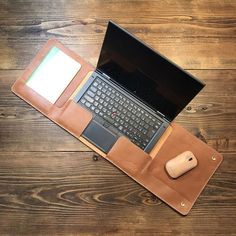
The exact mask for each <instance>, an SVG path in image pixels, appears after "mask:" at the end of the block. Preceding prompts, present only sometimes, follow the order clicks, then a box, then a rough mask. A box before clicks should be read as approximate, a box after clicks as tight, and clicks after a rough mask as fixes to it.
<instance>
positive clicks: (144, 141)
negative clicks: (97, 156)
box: [74, 21, 205, 153]
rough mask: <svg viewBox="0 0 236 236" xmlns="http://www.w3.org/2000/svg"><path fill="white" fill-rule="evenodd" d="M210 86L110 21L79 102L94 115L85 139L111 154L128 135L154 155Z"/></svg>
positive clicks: (77, 97)
mask: <svg viewBox="0 0 236 236" xmlns="http://www.w3.org/2000/svg"><path fill="white" fill-rule="evenodd" d="M204 86H205V84H204V83H202V82H201V81H199V80H197V79H196V78H194V77H193V76H191V75H190V74H188V73H187V72H185V71H183V70H182V69H181V68H179V67H178V66H176V65H175V64H173V63H172V62H170V61H169V60H167V59H166V58H165V57H163V56H162V55H160V54H159V53H157V52H155V51H154V50H153V49H151V48H150V47H149V46H147V45H145V44H144V43H143V42H141V41H140V40H138V39H137V38H136V37H135V36H133V35H132V34H130V33H129V32H127V31H126V30H124V29H122V28H121V27H120V26H118V25H117V24H115V23H113V22H111V21H110V22H109V23H108V27H107V31H106V35H105V38H104V42H103V45H102V49H101V52H100V57H99V60H98V64H97V68H96V70H95V71H94V72H93V74H92V75H91V76H90V78H89V79H88V80H87V81H86V83H85V84H84V86H83V87H82V89H80V91H79V92H78V93H77V95H76V96H75V98H74V100H75V101H76V102H77V103H79V104H80V105H82V106H83V107H85V108H86V109H88V110H89V111H91V112H92V113H93V119H92V121H91V122H90V123H89V125H88V126H87V128H86V129H85V130H84V132H83V134H82V136H83V137H84V138H85V139H87V140H88V141H90V142H91V143H93V144H94V145H95V146H96V147H98V148H99V149H100V150H102V151H103V152H105V153H108V152H109V150H110V149H111V148H112V146H113V145H114V143H115V142H116V141H117V139H118V138H119V137H120V136H122V135H124V136H126V137H127V138H129V139H130V140H131V141H132V142H133V143H134V144H136V145H137V146H139V147H140V148H141V149H143V150H144V151H145V152H147V153H149V152H150V151H151V150H152V148H153V147H154V145H155V144H156V143H157V141H158V139H160V137H161V135H162V134H163V133H164V131H165V130H166V128H167V127H168V126H169V124H170V123H171V122H172V121H173V119H174V118H175V117H176V116H177V115H178V114H179V113H180V112H181V111H182V109H183V108H184V107H185V106H186V105H187V104H188V103H189V102H190V101H191V100H192V99H193V98H194V97H195V96H196V94H197V93H198V92H199V91H200V90H201V89H202V88H203V87H204ZM78 122H79V121H78Z"/></svg>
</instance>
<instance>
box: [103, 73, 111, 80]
mask: <svg viewBox="0 0 236 236" xmlns="http://www.w3.org/2000/svg"><path fill="white" fill-rule="evenodd" d="M102 75H103V76H105V77H106V78H107V79H110V78H111V77H110V76H108V75H107V74H105V73H103V72H102Z"/></svg>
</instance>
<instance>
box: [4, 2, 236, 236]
mask: <svg viewBox="0 0 236 236" xmlns="http://www.w3.org/2000/svg"><path fill="white" fill-rule="evenodd" d="M235 12H236V1H233V0H232V1H231V0H228V1H219V0H211V1H204V0H199V1H187V0H179V1H134V0H132V1H126V0H122V1H121V0H120V1H119V0H114V1H111V0H108V1H100V0H95V1H94V0H93V1H92V0H89V1H85V0H82V1H72V0H68V1H65V0H61V1H49V0H40V1H36V0H24V1H19V0H17V1H1V2H0V222H1V224H0V235H236V229H235V223H234V222H235V219H236V215H235V212H236V199H235V196H236V190H235V189H236V184H235V166H236V161H235V156H236V123H235V120H236V105H235V104H236V93H235V91H236V14H235ZM109 19H112V20H114V21H115V22H117V23H119V24H120V25H121V26H123V27H125V28H126V29H128V30H129V31H131V32H132V33H134V34H135V35H136V36H138V37H139V38H140V39H142V40H144V41H145V42H146V43H148V44H149V45H150V46H152V47H153V48H154V49H156V50H158V51H160V52H161V53H162V54H164V55H165V56H167V57H169V58H170V59H171V60H173V61H174V62H176V63H177V64H179V65H180V66H182V67H184V68H185V69H187V70H188V71H189V72H190V73H192V74H193V75H195V76H196V77H197V78H199V79H201V80H203V81H204V82H205V83H206V85H207V86H206V87H205V88H204V90H203V91H202V92H201V93H200V94H199V95H198V96H197V97H196V98H195V99H194V100H193V101H192V102H191V103H190V104H189V105H188V106H187V107H186V108H185V109H184V110H183V111H182V112H181V114H180V115H179V116H178V117H177V119H176V122H178V123H180V124H181V125H182V126H184V127H185V128H187V129H188V130H189V131H190V132H192V133H193V134H195V135H196V136H197V137H199V138H200V139H202V140H203V141H205V142H206V143H208V144H209V145H210V146H212V147H214V148H216V149H217V150H218V151H220V152H221V153H222V154H223V156H224V162H223V164H222V165H221V166H220V168H219V170H218V171H217V172H216V174H214V176H213V177H212V179H211V180H210V182H209V184H208V185H207V187H206V188H205V189H204V191H203V193H202V194H201V196H200V197H199V199H198V200H197V202H196V204H195V206H194V208H193V209H192V211H191V212H190V214H189V215H188V216H187V217H182V216H180V215H179V214H177V213H176V212H175V211H173V210H172V209H171V208H169V207H168V206H167V205H166V204H164V203H162V202H161V201H160V200H159V199H158V198H156V197H155V196H154V195H152V194H151V193H149V192H148V191H147V190H145V189H144V188H143V187H141V186H139V185H138V184H137V183H136V182H134V181H133V180H131V179H130V178H129V177H127V176H126V175H125V174H123V173H122V172H121V171H119V170H118V169H116V168H115V167H114V166H112V165H111V164H110V163H108V162H107V161H105V160H103V159H102V158H100V157H94V156H93V155H94V153H93V152H91V150H90V149H89V148H87V147H86V146H85V145H83V144H82V143H80V142H79V141H78V140H77V139H75V138H74V137H72V136H71V135H70V134H68V133H67V132H65V131H64V130H62V129H61V128H59V127H58V126H57V125H55V124H54V123H52V122H51V121H49V120H48V119H46V118H45V117H44V116H43V115H42V114H40V113H39V112H37V111H36V110H35V109H33V108H32V107H31V106H29V105H28V104H26V103H25V102H24V101H22V100H21V99H19V98H18V97H16V96H15V95H13V94H12V93H11V91H10V86H11V85H12V84H13V82H14V81H15V80H16V78H18V77H19V76H20V75H21V74H22V72H23V71H22V70H23V69H24V68H25V67H26V66H27V65H28V64H29V62H30V61H31V60H32V59H33V57H34V55H35V54H36V52H37V51H38V50H39V49H40V47H41V46H42V45H43V44H44V43H45V42H46V40H48V39H49V38H52V37H54V38H57V39H59V40H60V41H61V42H62V43H64V44H65V45H67V46H69V47H70V48H71V49H72V50H74V51H75V52H76V53H78V54H80V55H81V56H82V57H84V58H85V59H86V60H88V61H90V62H91V63H92V64H94V65H96V61H97V57H98V55H99V50H100V47H101V43H102V40H103V37H104V33H105V29H106V24H107V21H108V20H109Z"/></svg>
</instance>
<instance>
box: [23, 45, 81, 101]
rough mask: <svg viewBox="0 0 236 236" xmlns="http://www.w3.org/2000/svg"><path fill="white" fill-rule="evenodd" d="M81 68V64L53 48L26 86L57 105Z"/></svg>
mask: <svg viewBox="0 0 236 236" xmlns="http://www.w3.org/2000/svg"><path fill="white" fill-rule="evenodd" d="M80 68H81V65H80V63H78V62H77V61H75V60H74V59H73V58H71V57H69V56H68V55H66V54H65V53H64V52H62V51H61V50H60V49H59V48H57V47H53V48H52V49H51V50H50V51H49V52H48V54H47V55H46V56H45V57H44V59H43V60H42V62H41V63H40V65H39V66H38V67H37V68H36V69H35V71H34V72H33V73H32V74H31V76H30V78H29V79H28V81H27V82H26V85H27V86H29V87H30V88H32V89H33V90H34V91H35V92H37V93H38V94H40V95H41V96H43V97H44V98H45V99H47V100H48V101H50V102H51V103H55V102H56V100H57V99H58V98H59V97H60V95H61V94H62V92H63V91H64V90H65V88H66V87H67V86H68V85H69V83H70V82H71V80H72V79H73V78H74V76H75V75H76V73H77V72H78V71H79V70H80Z"/></svg>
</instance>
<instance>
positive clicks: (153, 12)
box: [0, 0, 236, 23]
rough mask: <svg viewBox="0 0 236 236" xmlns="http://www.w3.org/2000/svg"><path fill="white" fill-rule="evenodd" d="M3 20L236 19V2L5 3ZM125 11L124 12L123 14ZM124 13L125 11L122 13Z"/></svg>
mask: <svg viewBox="0 0 236 236" xmlns="http://www.w3.org/2000/svg"><path fill="white" fill-rule="evenodd" d="M0 4H1V5H0V9H1V10H0V12H1V18H2V19H4V18H5V17H6V16H7V17H8V18H9V19H11V18H13V19H14V18H19V17H20V18H31V19H35V20H38V19H40V20H41V19H54V20H58V19H62V18H64V17H67V18H76V17H83V18H92V19H98V20H99V19H109V18H111V17H112V18H114V19H123V22H127V19H129V21H131V22H133V21H138V20H139V21H141V22H142V23H149V22H153V21H155V20H158V19H159V17H161V16H169V17H172V16H176V17H179V16H182V17H183V18H184V19H186V18H190V19H191V17H192V18H194V17H199V16H201V17H204V16H222V17H225V16H228V17H233V18H234V17H235V8H236V3H235V1H224V2H222V1H220V0H211V1H204V0H200V1H191V2H190V1H188V0H181V1H144V0H143V1H134V0H131V1H126V0H120V1H93V0H81V1H71V0H70V1H67V0H61V1H59V2H53V1H50V0H41V1H40V2H38V1H32V0H24V1H14V2H11V1H8V2H5V1H2V2H1V3H0ZM124 7H125V10H124ZM121 10H122V11H121Z"/></svg>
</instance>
